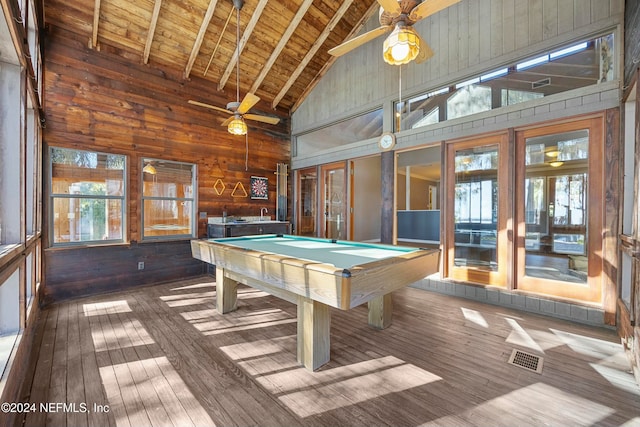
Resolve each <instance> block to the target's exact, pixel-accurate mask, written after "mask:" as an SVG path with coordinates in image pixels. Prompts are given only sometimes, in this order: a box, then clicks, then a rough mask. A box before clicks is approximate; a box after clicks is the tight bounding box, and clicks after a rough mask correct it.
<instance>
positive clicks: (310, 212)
mask: <svg viewBox="0 0 640 427" xmlns="http://www.w3.org/2000/svg"><path fill="white" fill-rule="evenodd" d="M297 178H298V180H297V186H296V188H297V191H298V197H297V200H298V203H297V210H298V211H297V215H296V233H297V234H298V235H300V236H311V237H315V236H317V232H318V227H317V217H318V197H317V195H318V190H317V189H318V171H317V168H315V167H313V168H309V169H302V170H300V171H298V172H297Z"/></svg>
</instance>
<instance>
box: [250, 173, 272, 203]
mask: <svg viewBox="0 0 640 427" xmlns="http://www.w3.org/2000/svg"><path fill="white" fill-rule="evenodd" d="M268 195H269V189H268V188H267V178H260V177H255V176H252V177H251V197H253V198H254V199H266V198H267V197H268Z"/></svg>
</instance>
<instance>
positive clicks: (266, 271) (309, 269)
mask: <svg viewBox="0 0 640 427" xmlns="http://www.w3.org/2000/svg"><path fill="white" fill-rule="evenodd" d="M191 247H192V254H193V256H194V258H197V259H200V260H202V261H204V262H207V263H210V264H214V265H216V267H217V268H223V269H225V270H227V271H228V272H233V273H235V274H234V276H235V277H237V278H238V279H239V278H246V280H238V281H241V282H243V283H245V284H247V285H249V286H251V285H252V283H251V282H252V281H258V282H261V283H262V288H263V289H264V290H267V289H274V288H277V289H282V290H284V291H286V292H291V293H293V294H296V295H301V296H304V297H306V298H310V299H313V300H316V301H319V302H322V303H324V304H327V305H329V306H332V307H336V308H339V309H342V310H348V309H350V308H353V307H356V306H358V305H360V304H363V303H365V302H367V301H369V300H371V299H373V298H375V297H378V296H381V295H384V294H387V293H389V292H393V291H394V290H397V289H400V288H402V287H404V286H407V285H408V284H411V283H414V282H416V281H418V280H420V279H422V278H424V277H426V276H427V275H429V274H432V273H434V272H437V271H438V260H439V250H438V249H434V250H419V251H413V252H407V253H404V254H402V255H399V256H397V257H394V258H390V259H382V260H376V261H372V262H369V263H366V264H362V265H360V266H355V267H353V268H350V269H348V270H346V269H342V268H337V267H335V266H334V265H332V264H326V263H321V262H317V261H310V260H304V259H299V258H293V257H290V256H285V255H280V254H275V253H271V252H262V251H256V250H250V249H244V248H241V247H238V246H235V245H227V244H224V243H221V242H210V241H206V240H192V241H191ZM230 274H231V273H230ZM253 285H254V287H258V288H260V287H261V286H255V285H256V283H255V282H253ZM257 285H260V283H257Z"/></svg>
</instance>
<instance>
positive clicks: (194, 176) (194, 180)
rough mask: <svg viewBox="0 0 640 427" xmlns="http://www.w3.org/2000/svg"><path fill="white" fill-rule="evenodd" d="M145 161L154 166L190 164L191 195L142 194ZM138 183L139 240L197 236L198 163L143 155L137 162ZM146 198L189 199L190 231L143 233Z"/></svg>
mask: <svg viewBox="0 0 640 427" xmlns="http://www.w3.org/2000/svg"><path fill="white" fill-rule="evenodd" d="M147 163H152V164H154V165H155V167H156V168H158V167H160V165H161V164H164V163H172V164H180V165H189V166H191V188H192V197H190V198H189V197H177V196H176V197H165V196H145V194H144V174H145V172H144V170H143V169H144V166H145V164H147ZM139 170H140V174H139V178H138V179H139V183H140V187H139V188H140V230H141V231H140V240H141V241H143V242H149V241H162V240H184V239H193V238H195V237H197V233H198V220H197V211H198V191H197V189H198V165H197V164H196V163H191V162H181V161H176V160H165V159H158V158H151V157H143V158H141V159H140V164H139ZM146 200H164V201H175V202H185V201H190V202H191V206H192V211H191V215H190V220H191V232H190V233H188V234H174V235H171V234H164V235H158V236H147V235H146V234H145V201H146Z"/></svg>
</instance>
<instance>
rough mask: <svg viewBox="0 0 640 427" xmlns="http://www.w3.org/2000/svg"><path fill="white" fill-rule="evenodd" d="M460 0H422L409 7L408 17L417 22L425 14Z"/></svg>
mask: <svg viewBox="0 0 640 427" xmlns="http://www.w3.org/2000/svg"><path fill="white" fill-rule="evenodd" d="M459 1H460V0H424V1H423V2H422V3H420V4H419V5H417V6H416V7H414V8H413V9H411V12H410V13H409V19H410V20H412V21H413V22H417V21H419V20H421V19H423V18H426V17H427V16H430V15H433V14H434V13H437V12H440V11H441V10H442V9H446V8H448V7H449V6H451V5H453V4H456V3H458V2H459Z"/></svg>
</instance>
